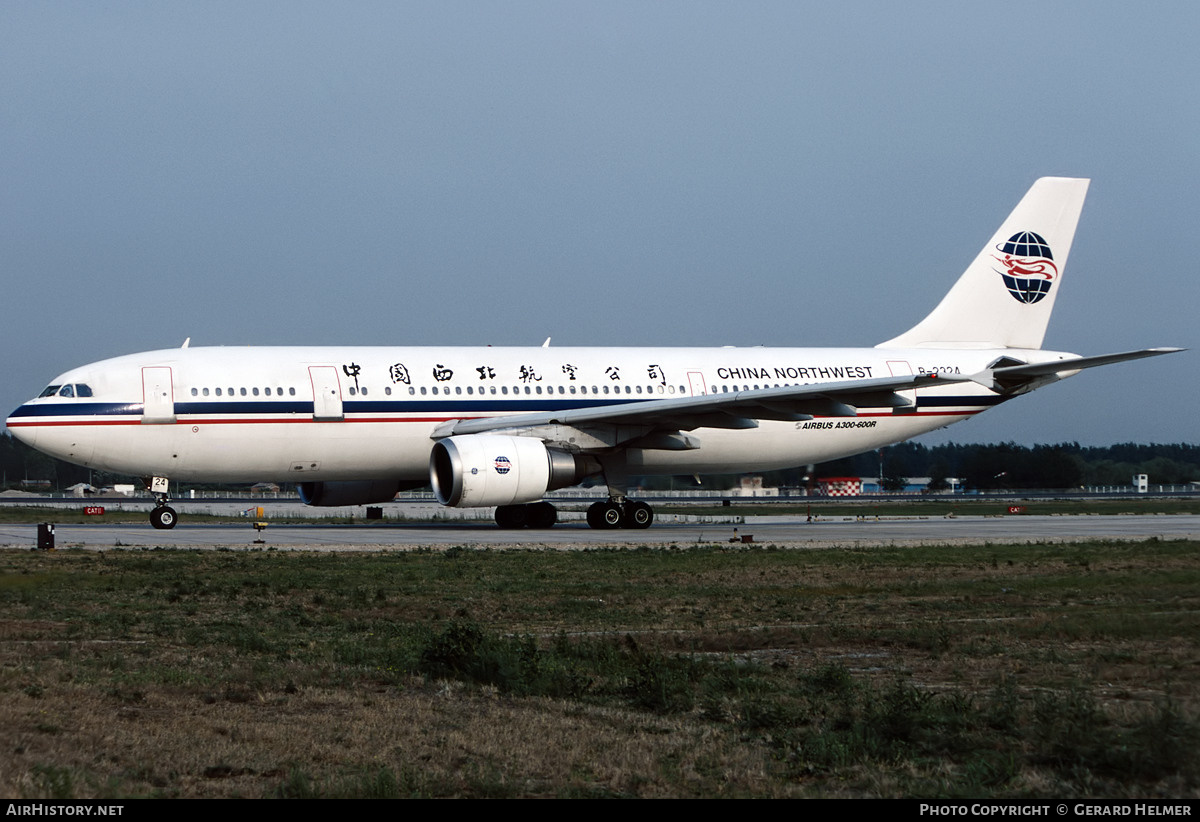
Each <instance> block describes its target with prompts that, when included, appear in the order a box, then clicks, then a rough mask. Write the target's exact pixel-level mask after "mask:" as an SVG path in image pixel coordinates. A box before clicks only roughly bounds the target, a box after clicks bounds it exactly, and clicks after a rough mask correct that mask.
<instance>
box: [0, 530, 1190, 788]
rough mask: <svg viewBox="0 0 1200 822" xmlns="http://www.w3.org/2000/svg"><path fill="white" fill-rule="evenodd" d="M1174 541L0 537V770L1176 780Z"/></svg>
mask: <svg viewBox="0 0 1200 822" xmlns="http://www.w3.org/2000/svg"><path fill="white" fill-rule="evenodd" d="M1198 614H1200V543H1196V542H1186V541H1180V542H1160V541H1148V542H1142V543H1121V544H1100V543H1097V544H1079V545H1054V546H1038V545H1035V546H1028V545H1026V546H995V545H990V546H987V547H980V548H961V547H959V548H949V547H927V548H887V547H881V548H870V549H852V550H847V549H838V550H832V549H831V550H821V549H814V550H777V549H774V548H773V547H771V546H762V547H753V548H751V547H749V546H746V547H738V548H737V549H733V548H730V547H728V546H699V547H695V546H693V547H689V548H686V549H647V548H613V549H601V550H585V551H570V552H567V551H561V552H555V551H524V550H504V551H489V550H476V549H472V548H469V547H456V548H451V549H449V550H444V551H427V550H417V551H395V552H390V553H375V554H360V553H352V552H333V553H322V554H317V553H303V552H282V551H281V552H275V551H271V550H269V549H268V550H263V551H254V552H230V551H217V552H191V551H176V550H148V551H134V550H115V551H106V552H103V553H97V552H83V551H59V552H55V553H52V554H43V553H38V552H32V551H7V552H0V795H5V796H10V797H44V798H71V797H74V798H82V797H111V798H120V797H131V796H167V797H229V796H249V797H259V796H265V797H271V796H328V797H339V796H359V797H376V796H434V797H441V796H469V797H484V796H491V797H507V796H522V797H523V796H548V797H591V796H631V797H709V796H714V797H715V796H730V797H745V796H756V797H757V796H761V797H786V796H833V797H856V796H931V797H932V796H943V797H944V796H972V797H991V796H1006V797H1050V796H1066V795H1070V796H1118V797H1120V796H1139V797H1154V796H1165V797H1193V798H1194V797H1196V796H1198V795H1200V753H1198V751H1200V648H1198V646H1197V639H1198V637H1200V631H1198V628H1200V621H1198Z"/></svg>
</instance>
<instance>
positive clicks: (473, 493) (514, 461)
mask: <svg viewBox="0 0 1200 822" xmlns="http://www.w3.org/2000/svg"><path fill="white" fill-rule="evenodd" d="M599 470H600V466H599V465H598V464H597V463H596V462H595V460H592V459H590V458H587V457H581V456H579V455H577V454H571V453H568V452H566V451H561V450H559V449H557V448H547V447H546V445H545V444H544V443H543V442H542V441H541V440H538V439H534V438H533V437H508V436H502V435H498V434H470V435H467V436H463V437H447V438H446V439H444V440H439V441H438V442H437V443H436V444H435V445H434V446H433V452H432V453H431V454H430V455H429V480H430V483H431V484H432V485H433V492H434V494H436V495H437V498H438V502H440V503H441V504H442V505H449V506H451V507H454V508H475V507H481V506H488V505H514V504H520V503H526V502H536V501H537V500H540V499H541V498H542V495H544V494H545V493H546V492H547V491H552V490H554V489H555V488H566V487H567V486H568V485H575V484H576V483H577V482H579V481H580V480H582V479H583V478H584V477H586V476H588V475H589V474H594V473H596V472H597V471H599Z"/></svg>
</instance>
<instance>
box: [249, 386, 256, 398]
mask: <svg viewBox="0 0 1200 822" xmlns="http://www.w3.org/2000/svg"><path fill="white" fill-rule="evenodd" d="M250 390H251V391H253V392H254V396H256V397H257V396H258V386H257V385H256V386H254V388H252V389H250Z"/></svg>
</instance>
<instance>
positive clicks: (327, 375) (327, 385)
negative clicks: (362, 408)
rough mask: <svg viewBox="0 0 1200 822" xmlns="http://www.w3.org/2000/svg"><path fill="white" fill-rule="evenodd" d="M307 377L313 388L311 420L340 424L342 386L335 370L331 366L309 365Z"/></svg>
mask: <svg viewBox="0 0 1200 822" xmlns="http://www.w3.org/2000/svg"><path fill="white" fill-rule="evenodd" d="M308 376H309V378H310V379H311V380H312V387H313V419H314V420H316V421H317V422H341V421H342V420H344V419H345V418H346V415H345V413H343V411H342V385H341V382H340V381H339V380H338V373H337V368H336V367H334V366H332V365H310V366H309V367H308Z"/></svg>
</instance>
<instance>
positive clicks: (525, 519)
mask: <svg viewBox="0 0 1200 822" xmlns="http://www.w3.org/2000/svg"><path fill="white" fill-rule="evenodd" d="M156 510H157V509H156ZM167 510H168V511H169V510H170V509H169V508H168V509H167ZM556 522H558V509H556V508H555V507H554V506H553V505H551V504H550V503H548V502H534V503H531V504H529V505H501V506H498V507H497V508H496V524H497V525H499V526H500V527H501V528H507V529H516V528H550V527H551V526H553V525H554V524H555V523H556ZM653 522H654V509H653V508H651V507H650V506H649V505H647V504H646V503H644V502H634V501H632V500H622V501H617V500H608V501H607V502H597V503H594V504H593V505H592V506H591V507H590V508H588V512H587V523H588V525H590V526H591V527H593V528H649V527H650V525H651V523H653Z"/></svg>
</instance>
